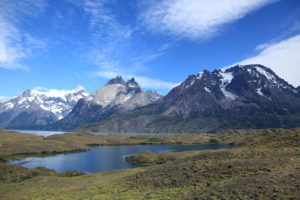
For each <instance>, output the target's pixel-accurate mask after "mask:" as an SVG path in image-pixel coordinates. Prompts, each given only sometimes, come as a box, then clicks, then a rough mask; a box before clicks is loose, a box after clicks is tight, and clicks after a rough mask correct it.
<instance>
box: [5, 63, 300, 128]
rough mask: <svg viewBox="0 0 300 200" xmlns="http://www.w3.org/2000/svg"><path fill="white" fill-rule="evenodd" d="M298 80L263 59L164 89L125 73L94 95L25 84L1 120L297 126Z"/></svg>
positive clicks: (10, 123) (57, 124)
mask: <svg viewBox="0 0 300 200" xmlns="http://www.w3.org/2000/svg"><path fill="white" fill-rule="evenodd" d="M299 88H300V87H297V88H295V87H293V86H292V85H290V84H289V83H287V82H286V81H285V80H283V79H281V78H280V77H278V76H277V75H276V74H275V73H274V72H273V71H272V70H271V69H269V68H267V67H265V66H262V65H236V66H233V67H230V68H226V69H219V70H214V71H211V72H210V71H207V70H204V71H203V72H200V73H198V74H196V75H190V76H188V77H187V79H186V80H185V81H184V82H182V83H181V84H180V85H178V86H176V87H174V88H173V89H172V90H171V91H170V92H169V93H168V94H167V95H166V96H164V97H163V96H161V95H159V94H158V93H157V92H155V91H146V92H144V91H142V89H141V87H140V86H139V84H138V83H137V82H136V81H135V79H134V78H132V79H130V80H128V81H127V82H125V81H124V80H123V78H122V77H121V76H117V77H116V78H114V79H111V80H110V81H108V83H107V84H106V85H104V86H103V87H101V88H99V89H98V90H97V91H95V92H94V93H92V94H88V93H87V92H86V91H85V90H84V89H83V87H81V86H79V87H77V88H76V89H75V90H63V91H59V90H49V91H40V90H38V89H34V90H27V91H26V92H24V93H23V94H22V95H21V96H19V97H17V98H15V99H12V100H10V101H7V102H4V103H2V104H0V126H1V127H4V128H13V129H29V128H31V129H43V130H74V129H76V130H78V131H101V132H174V133H180V132H188V133H197V132H218V131H222V130H226V129H240V128H242V129H250V128H254V129H255V128H279V127H281V128H291V127H299V126H300V90H299Z"/></svg>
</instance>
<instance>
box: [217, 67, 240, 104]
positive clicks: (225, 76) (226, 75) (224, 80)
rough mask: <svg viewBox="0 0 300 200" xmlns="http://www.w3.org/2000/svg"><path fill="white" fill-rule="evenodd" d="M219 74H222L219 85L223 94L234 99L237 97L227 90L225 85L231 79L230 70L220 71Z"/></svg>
mask: <svg viewBox="0 0 300 200" xmlns="http://www.w3.org/2000/svg"><path fill="white" fill-rule="evenodd" d="M220 75H221V76H222V79H221V85H220V89H221V91H222V92H223V94H224V96H225V97H226V98H228V99H230V100H235V99H236V98H237V96H236V95H235V94H233V93H231V92H229V91H227V90H226V86H227V85H228V84H229V83H230V82H231V80H232V79H233V75H232V73H231V72H224V71H221V72H220Z"/></svg>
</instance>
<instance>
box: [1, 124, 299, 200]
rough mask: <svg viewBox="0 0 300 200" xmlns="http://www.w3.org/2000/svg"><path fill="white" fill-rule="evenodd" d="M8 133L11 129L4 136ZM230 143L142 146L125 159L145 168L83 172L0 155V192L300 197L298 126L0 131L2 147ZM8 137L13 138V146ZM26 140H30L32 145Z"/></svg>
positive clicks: (21, 151)
mask: <svg viewBox="0 0 300 200" xmlns="http://www.w3.org/2000/svg"><path fill="white" fill-rule="evenodd" d="M7 134H10V135H7ZM123 143H124V144H181V143H182V144H186V143H192V144H196V143H222V144H235V145H239V147H237V148H234V149H222V150H205V151H190V152H180V153H179V152H178V153H176V152H169V153H152V152H143V153H140V154H138V155H134V156H131V157H129V158H127V160H128V161H130V162H134V163H136V164H143V165H151V166H149V167H144V168H136V169H126V170H115V171H107V172H101V173H95V174H87V175H83V174H82V173H80V172H78V171H73V172H69V173H57V172H55V171H53V170H49V169H45V168H41V167H39V168H35V169H25V168H23V167H19V166H14V165H9V164H6V163H4V162H2V163H1V162H0V174H1V178H0V199H124V200H125V199H126V200H127V199H163V200H165V199H191V200H192V199H193V200H195V199H299V196H300V129H291V130H283V129H268V130H233V131H227V132H223V133H220V134H215V135H208V134H199V135H180V136H168V137H150V136H117V135H107V136H93V135H84V134H71V135H69V134H68V135H67V134H66V135H54V136H49V137H46V138H43V137H39V136H31V135H25V134H19V133H12V132H6V131H4V130H1V132H0V154H1V157H2V159H3V160H5V159H6V158H8V157H15V156H17V155H18V156H25V153H42V152H44V153H45V152H47V153H50V152H52V153H53V152H59V151H75V150H87V149H88V148H90V146H89V145H90V144H97V145H119V144H123ZM13 144H15V145H17V146H15V148H14V147H13ZM29 144H30V145H29Z"/></svg>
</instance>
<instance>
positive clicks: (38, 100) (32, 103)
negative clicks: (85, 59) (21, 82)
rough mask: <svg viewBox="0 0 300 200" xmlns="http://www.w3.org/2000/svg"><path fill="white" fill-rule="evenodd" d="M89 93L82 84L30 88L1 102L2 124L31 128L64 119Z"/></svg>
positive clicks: (0, 117) (8, 126) (11, 126)
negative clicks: (60, 88) (60, 87)
mask: <svg viewBox="0 0 300 200" xmlns="http://www.w3.org/2000/svg"><path fill="white" fill-rule="evenodd" d="M87 95H88V93H87V92H86V91H85V89H84V88H83V87H82V86H77V87H76V88H75V89H74V90H56V89H45V88H41V87H38V88H35V89H28V90H26V91H25V92H23V93H22V95H20V96H18V97H16V98H13V99H10V100H8V101H6V102H3V103H1V104H0V126H1V127H4V128H15V129H17V128H30V127H34V126H38V125H44V124H49V123H52V122H55V121H57V120H59V119H62V118H63V117H64V116H66V115H67V114H68V113H69V112H71V110H72V108H73V107H74V105H75V104H76V103H77V101H78V100H79V99H81V98H84V97H86V96H87Z"/></svg>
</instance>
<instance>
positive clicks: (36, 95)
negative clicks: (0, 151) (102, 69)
mask: <svg viewBox="0 0 300 200" xmlns="http://www.w3.org/2000/svg"><path fill="white" fill-rule="evenodd" d="M159 98H161V95H160V94H158V93H157V92H156V91H151V90H149V91H146V92H143V91H142V89H141V88H140V86H139V85H138V83H137V82H136V81H135V80H134V79H133V78H132V79H130V80H128V82H127V83H125V81H124V80H123V79H122V77H120V76H118V77H116V78H114V79H112V80H110V81H109V82H108V83H107V84H106V85H105V86H104V87H102V88H100V89H98V90H97V91H96V92H95V93H93V94H88V93H87V92H86V91H85V90H84V88H83V87H82V86H78V87H77V88H76V89H74V90H56V89H51V90H48V89H43V88H36V89H29V90H26V91H25V92H24V93H23V94H22V95H20V96H19V97H17V98H14V99H11V100H9V101H6V102H4V103H0V127H3V128H8V129H53V128H54V127H60V128H59V129H71V128H75V127H78V126H81V125H83V124H87V123H91V122H98V121H100V120H102V119H105V117H109V116H111V115H112V114H115V113H118V112H122V111H128V110H131V109H134V108H136V107H139V106H144V105H146V104H149V103H152V102H154V101H156V100H158V99H159ZM72 110H73V111H72ZM71 111H72V112H71ZM50 124H51V125H50ZM61 127H63V128H61Z"/></svg>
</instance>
